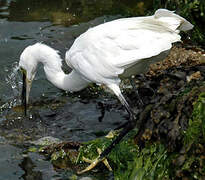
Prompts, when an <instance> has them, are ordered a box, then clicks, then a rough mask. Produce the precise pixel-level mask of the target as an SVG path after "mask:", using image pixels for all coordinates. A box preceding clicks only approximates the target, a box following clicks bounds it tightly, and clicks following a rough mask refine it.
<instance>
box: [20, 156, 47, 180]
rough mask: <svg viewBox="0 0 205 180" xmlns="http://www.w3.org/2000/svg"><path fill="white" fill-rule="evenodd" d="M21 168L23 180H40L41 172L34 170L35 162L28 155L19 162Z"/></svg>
mask: <svg viewBox="0 0 205 180" xmlns="http://www.w3.org/2000/svg"><path fill="white" fill-rule="evenodd" d="M19 166H20V167H21V169H22V170H23V171H24V172H25V173H24V174H23V175H22V178H23V179H24V180H42V179H43V178H42V173H41V172H40V171H35V167H36V166H35V164H34V163H33V161H32V160H31V159H30V158H29V157H25V158H24V159H23V161H22V162H21V163H20V164H19Z"/></svg>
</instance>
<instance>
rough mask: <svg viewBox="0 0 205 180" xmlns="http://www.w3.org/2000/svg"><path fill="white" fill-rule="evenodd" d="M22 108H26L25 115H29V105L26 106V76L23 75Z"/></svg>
mask: <svg viewBox="0 0 205 180" xmlns="http://www.w3.org/2000/svg"><path fill="white" fill-rule="evenodd" d="M21 95H22V99H21V102H22V106H24V114H25V116H26V115H27V104H26V74H25V73H23V87H22V94H21Z"/></svg>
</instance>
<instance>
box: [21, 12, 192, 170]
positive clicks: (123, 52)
mask: <svg viewBox="0 0 205 180" xmlns="http://www.w3.org/2000/svg"><path fill="white" fill-rule="evenodd" d="M192 28H193V25H192V24H191V23H190V22H188V21H187V20H186V19H184V18H182V17H181V16H179V15H177V14H175V13H174V12H172V11H169V10H166V9H158V10H157V11H156V12H155V14H154V15H152V16H146V17H132V18H122V19H118V20H114V21H111V22H107V23H104V24H101V25H98V26H96V27H93V28H90V29H88V30H87V31H86V32H85V33H83V34H82V35H80V36H79V37H78V38H77V39H76V40H75V42H74V43H73V45H72V47H71V48H70V50H69V51H67V52H66V55H65V60H66V63H67V65H68V66H69V67H71V68H72V71H71V73H70V74H65V73H64V72H63V70H62V69H61V66H62V59H61V57H60V56H59V54H58V51H56V50H54V49H53V48H51V47H49V46H47V45H45V44H42V43H36V44H34V45H31V46H28V47H26V48H25V50H24V51H23V52H22V54H21V56H20V62H19V67H20V68H21V70H22V72H23V90H22V102H23V104H24V107H25V112H26V105H27V103H28V100H29V92H30V88H31V83H32V81H33V79H34V76H35V74H36V68H37V65H38V63H42V64H43V65H44V71H45V74H46V77H47V79H48V80H49V81H50V82H51V83H52V84H54V85H55V86H56V87H58V88H60V89H63V90H66V91H70V92H74V91H79V90H82V89H84V88H86V87H87V86H88V85H89V84H90V83H96V84H98V85H105V86H107V87H108V88H109V89H111V90H112V91H113V92H114V94H115V95H116V96H117V97H118V99H119V101H120V102H121V103H122V104H123V106H124V107H125V108H126V110H127V112H128V114H129V120H128V123H126V126H125V127H124V128H123V130H122V131H121V132H120V134H119V136H117V138H116V139H115V140H114V141H113V142H112V143H111V144H110V146H108V147H107V148H106V149H105V150H104V151H103V152H102V153H101V154H100V155H99V156H98V158H96V159H95V160H93V161H92V163H91V165H90V166H89V167H88V168H86V169H85V170H83V171H82V172H85V171H87V170H89V169H91V168H92V167H94V166H95V165H96V164H97V163H98V162H100V161H103V162H105V157H106V156H107V155H108V154H109V153H110V151H111V149H112V148H113V147H114V146H115V145H116V144H117V143H118V142H119V141H120V140H121V139H122V138H123V137H124V136H125V135H126V134H127V133H128V132H129V131H130V130H131V129H133V128H134V126H135V124H136V117H135V115H134V113H133V111H132V109H131V108H130V106H129V104H128V103H127V101H126V100H125V98H124V97H123V95H122V93H121V91H120V88H119V84H120V81H121V80H120V78H121V77H129V76H131V75H136V74H140V73H145V72H146V71H147V70H148V68H149V65H150V64H152V63H154V62H157V61H161V60H163V59H164V58H165V57H166V55H167V54H168V51H169V50H170V48H171V47H172V43H174V42H177V41H180V38H181V37H180V35H179V32H180V30H181V31H187V30H190V29H192ZM82 172H81V173H82Z"/></svg>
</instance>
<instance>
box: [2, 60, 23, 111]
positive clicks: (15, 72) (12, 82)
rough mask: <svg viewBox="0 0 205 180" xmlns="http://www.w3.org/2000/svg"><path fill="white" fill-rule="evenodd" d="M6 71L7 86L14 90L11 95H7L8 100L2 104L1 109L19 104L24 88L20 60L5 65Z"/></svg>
mask: <svg viewBox="0 0 205 180" xmlns="http://www.w3.org/2000/svg"><path fill="white" fill-rule="evenodd" d="M4 71H5V72H6V74H7V76H6V77H5V82H6V84H7V86H8V87H9V88H10V89H11V90H12V94H11V95H10V97H6V99H8V100H7V102H6V103H4V104H3V105H1V106H0V110H1V111H2V110H4V109H10V108H12V107H14V106H16V105H19V104H20V102H21V100H20V98H19V97H20V95H21V89H22V78H21V74H20V72H19V66H18V62H14V63H13V64H12V65H11V67H5V68H4Z"/></svg>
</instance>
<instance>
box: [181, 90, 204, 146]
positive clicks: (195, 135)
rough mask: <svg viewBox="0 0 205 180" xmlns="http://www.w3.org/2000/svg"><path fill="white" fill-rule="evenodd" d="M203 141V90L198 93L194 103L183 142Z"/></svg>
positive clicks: (189, 143)
mask: <svg viewBox="0 0 205 180" xmlns="http://www.w3.org/2000/svg"><path fill="white" fill-rule="evenodd" d="M201 141H202V142H203V143H205V92H203V93H201V94H200V95H199V98H198V100H197V101H196V102H195V103H194V109H193V113H192V117H191V118H190V119H189V127H188V128H187V130H186V132H185V135H184V143H185V144H186V145H187V144H188V145H191V144H193V143H195V144H196V143H200V142H201Z"/></svg>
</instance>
